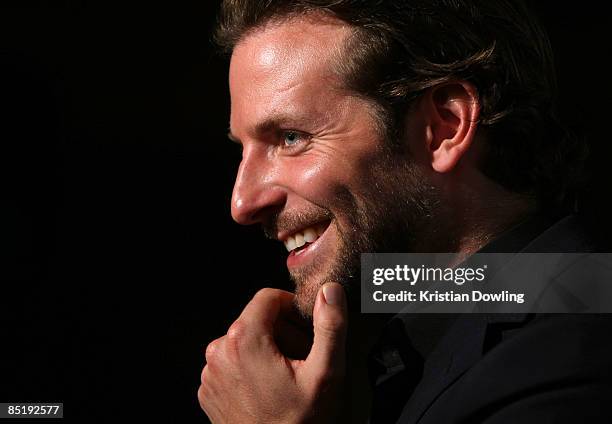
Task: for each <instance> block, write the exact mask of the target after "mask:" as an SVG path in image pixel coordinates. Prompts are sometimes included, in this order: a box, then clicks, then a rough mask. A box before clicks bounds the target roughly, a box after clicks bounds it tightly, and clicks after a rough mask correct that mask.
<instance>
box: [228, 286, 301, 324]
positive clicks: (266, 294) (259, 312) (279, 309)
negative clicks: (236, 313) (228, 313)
mask: <svg viewBox="0 0 612 424" xmlns="http://www.w3.org/2000/svg"><path fill="white" fill-rule="evenodd" d="M293 299H294V295H293V293H289V292H287V291H284V290H278V289H271V288H265V289H261V290H259V291H258V292H257V294H256V295H255V296H254V297H253V299H252V300H251V301H250V302H249V304H248V305H247V306H246V307H245V308H244V310H243V311H242V314H240V317H239V318H238V320H239V321H242V322H243V323H244V325H245V327H247V328H248V329H249V332H250V334H253V335H257V334H261V333H266V334H269V335H273V333H274V324H275V323H276V321H277V320H278V318H279V316H280V315H290V314H292V313H293V309H294V306H293Z"/></svg>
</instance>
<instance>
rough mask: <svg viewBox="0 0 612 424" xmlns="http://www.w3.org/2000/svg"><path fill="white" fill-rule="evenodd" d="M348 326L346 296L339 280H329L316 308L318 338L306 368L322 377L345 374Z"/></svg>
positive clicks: (320, 294)
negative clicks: (337, 281) (330, 281)
mask: <svg viewBox="0 0 612 424" xmlns="http://www.w3.org/2000/svg"><path fill="white" fill-rule="evenodd" d="M347 326H348V316H347V306H346V295H345V293H344V288H343V287H342V286H341V285H340V284H338V283H326V284H324V285H323V286H322V287H321V288H320V289H319V292H318V293H317V299H316V304H315V307H314V310H313V330H314V341H313V345H312V349H311V351H310V354H309V355H308V358H306V365H307V366H306V367H305V369H308V370H310V371H309V372H312V373H315V374H318V376H319V377H323V376H330V375H332V374H334V373H338V374H343V373H344V364H345V356H344V355H345V350H346V346H345V344H346V329H347Z"/></svg>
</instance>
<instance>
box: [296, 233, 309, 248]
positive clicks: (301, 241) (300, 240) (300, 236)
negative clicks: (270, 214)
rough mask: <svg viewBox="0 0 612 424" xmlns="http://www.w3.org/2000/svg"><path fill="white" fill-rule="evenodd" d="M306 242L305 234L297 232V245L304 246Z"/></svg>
mask: <svg viewBox="0 0 612 424" xmlns="http://www.w3.org/2000/svg"><path fill="white" fill-rule="evenodd" d="M304 244H306V242H305V241H304V234H302V233H297V234H295V247H302V246H304Z"/></svg>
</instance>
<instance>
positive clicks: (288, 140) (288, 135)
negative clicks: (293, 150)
mask: <svg viewBox="0 0 612 424" xmlns="http://www.w3.org/2000/svg"><path fill="white" fill-rule="evenodd" d="M301 139H302V136H301V135H300V134H299V133H298V132H296V131H285V132H284V133H283V142H284V143H285V146H295V145H296V144H298V143H299V142H300V140H301Z"/></svg>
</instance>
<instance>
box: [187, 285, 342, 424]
mask: <svg viewBox="0 0 612 424" xmlns="http://www.w3.org/2000/svg"><path fill="white" fill-rule="evenodd" d="M293 297H294V296H293V294H292V293H289V292H286V291H283V290H276V289H263V290H260V291H259V292H258V293H257V294H256V295H255V297H254V298H253V300H251V302H249V304H248V305H247V306H246V308H245V309H244V311H243V312H242V314H241V315H240V317H239V318H238V319H237V320H236V321H235V322H234V323H233V324H232V326H231V327H230V328H229V330H228V332H227V335H225V336H223V337H221V338H219V339H217V340H214V341H213V342H212V343H210V344H209V345H208V347H207V348H206V366H205V367H204V369H203V370H202V378H201V382H202V384H201V385H200V388H199V390H198V399H199V401H200V406H201V407H202V409H203V410H204V411H205V412H206V414H207V415H208V417H209V418H210V420H211V421H212V422H213V423H215V424H219V423H224V424H228V423H240V424H243V423H267V424H272V423H306V422H316V423H325V422H333V420H334V418H335V413H336V412H337V409H338V407H339V406H340V399H341V398H340V395H341V390H342V383H343V380H344V374H345V342H346V327H347V306H346V299H345V294H344V289H343V288H342V286H341V285H340V284H337V283H327V284H325V285H324V286H323V287H322V288H321V289H319V292H318V293H317V299H316V302H315V307H314V310H313V332H314V339H313V342H312V346H311V347H310V351H309V352H308V354H307V356H305V357H304V358H303V359H292V358H291V357H288V356H287V355H286V354H285V353H284V352H282V351H281V349H280V348H279V343H278V342H277V340H278V339H279V337H278V336H279V335H278V331H279V330H278V329H279V328H289V327H290V326H287V321H288V320H290V317H291V316H292V314H293V313H294V312H295V311H294V309H293V308H294V306H293ZM294 328H295V327H294ZM296 331H299V330H296ZM287 336H288V334H286V333H285V334H282V338H284V339H285V340H287V339H291V337H287ZM298 336H299V334H297V333H296V337H295V338H299V337H298Z"/></svg>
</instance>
